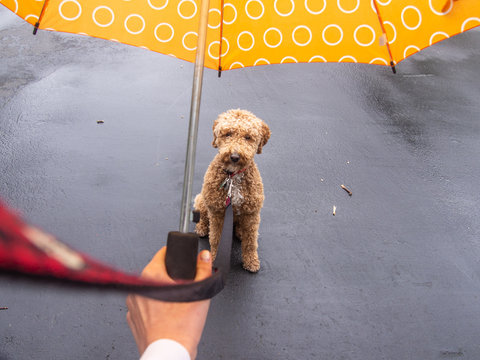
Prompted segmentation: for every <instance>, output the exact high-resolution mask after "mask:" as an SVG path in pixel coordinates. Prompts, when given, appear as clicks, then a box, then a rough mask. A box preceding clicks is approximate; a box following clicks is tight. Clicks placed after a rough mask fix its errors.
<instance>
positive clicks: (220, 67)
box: [218, 0, 224, 77]
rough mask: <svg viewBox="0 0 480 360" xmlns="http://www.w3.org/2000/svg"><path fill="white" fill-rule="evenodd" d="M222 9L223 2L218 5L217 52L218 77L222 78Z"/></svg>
mask: <svg viewBox="0 0 480 360" xmlns="http://www.w3.org/2000/svg"><path fill="white" fill-rule="evenodd" d="M223 7H224V0H222V1H221V5H220V46H219V50H218V77H221V76H222V42H223V41H222V39H223Z"/></svg>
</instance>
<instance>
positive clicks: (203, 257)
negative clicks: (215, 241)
mask: <svg viewBox="0 0 480 360" xmlns="http://www.w3.org/2000/svg"><path fill="white" fill-rule="evenodd" d="M210 258H211V256H210V251H203V252H202V253H201V254H200V260H202V261H203V262H209V261H210Z"/></svg>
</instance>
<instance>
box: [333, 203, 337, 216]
mask: <svg viewBox="0 0 480 360" xmlns="http://www.w3.org/2000/svg"><path fill="white" fill-rule="evenodd" d="M336 212H337V207H336V206H335V205H333V216H335V214H336Z"/></svg>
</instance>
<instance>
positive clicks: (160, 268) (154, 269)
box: [142, 246, 173, 282]
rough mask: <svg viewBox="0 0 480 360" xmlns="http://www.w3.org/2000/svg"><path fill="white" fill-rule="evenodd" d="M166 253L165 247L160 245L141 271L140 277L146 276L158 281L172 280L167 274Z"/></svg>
mask: <svg viewBox="0 0 480 360" xmlns="http://www.w3.org/2000/svg"><path fill="white" fill-rule="evenodd" d="M166 253H167V247H166V246H164V247H162V248H161V249H160V250H159V251H157V253H156V254H155V255H154V256H153V259H152V260H151V261H150V262H149V263H148V265H147V266H145V269H143V271H142V277H148V278H151V279H153V280H158V281H171V282H173V280H172V279H171V278H170V277H169V276H168V274H167V268H166V266H165V255H166Z"/></svg>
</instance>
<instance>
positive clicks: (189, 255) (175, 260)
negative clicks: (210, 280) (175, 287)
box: [165, 231, 198, 280]
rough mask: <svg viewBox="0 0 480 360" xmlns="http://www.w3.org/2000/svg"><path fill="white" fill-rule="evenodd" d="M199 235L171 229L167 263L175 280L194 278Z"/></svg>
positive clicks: (170, 274)
mask: <svg viewBox="0 0 480 360" xmlns="http://www.w3.org/2000/svg"><path fill="white" fill-rule="evenodd" d="M197 253H198V236H197V235H196V234H193V233H183V232H179V231H171V232H169V233H168V238H167V254H166V258H165V265H166V267H167V273H168V275H169V276H170V277H171V278H172V279H174V280H193V279H195V274H196V271H197Z"/></svg>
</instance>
